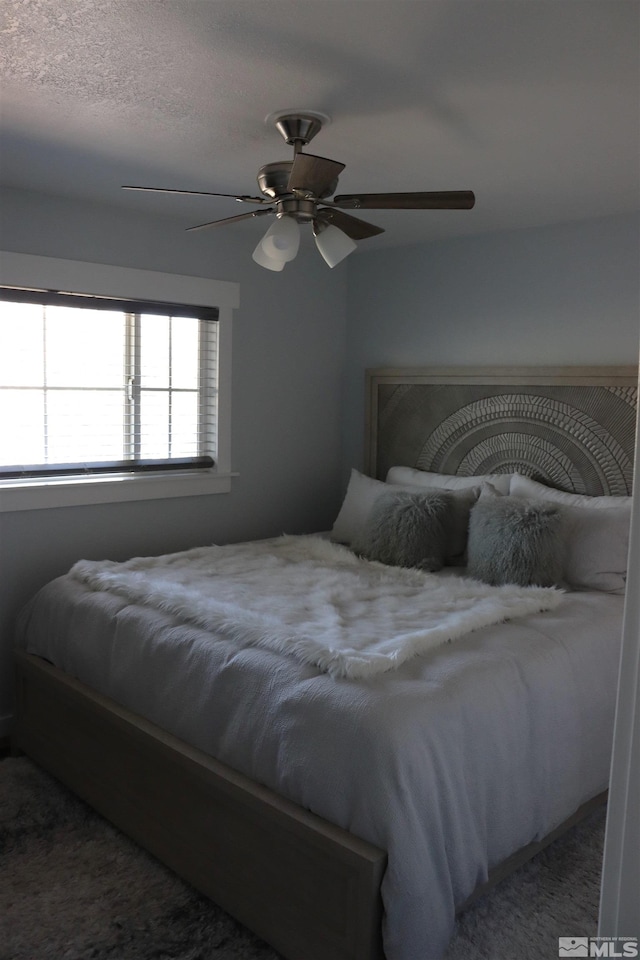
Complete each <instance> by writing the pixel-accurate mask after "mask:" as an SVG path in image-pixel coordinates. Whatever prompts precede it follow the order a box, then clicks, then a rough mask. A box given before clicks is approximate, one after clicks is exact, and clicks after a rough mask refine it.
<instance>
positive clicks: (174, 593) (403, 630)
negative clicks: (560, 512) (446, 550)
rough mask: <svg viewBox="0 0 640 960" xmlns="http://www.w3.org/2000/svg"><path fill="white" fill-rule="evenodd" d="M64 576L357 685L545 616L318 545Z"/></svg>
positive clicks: (528, 594) (539, 606) (461, 585)
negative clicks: (466, 640)
mask: <svg viewBox="0 0 640 960" xmlns="http://www.w3.org/2000/svg"><path fill="white" fill-rule="evenodd" d="M70 576H72V577H74V578H75V579H77V580H79V581H81V582H82V583H84V584H86V585H87V586H88V587H90V588H91V589H93V590H106V591H109V592H112V593H116V594H118V595H119V596H121V597H123V598H124V599H125V600H127V601H129V602H130V603H134V604H145V605H147V606H150V607H154V608H156V609H159V610H163V611H165V612H167V613H170V614H173V615H175V616H177V617H179V618H180V619H181V620H183V621H188V622H190V623H194V624H197V625H198V626H201V627H204V628H206V629H207V630H212V631H215V632H217V633H220V634H223V635H224V636H226V637H229V638H232V639H234V640H235V641H237V642H239V643H241V644H254V645H259V646H262V647H267V648H269V649H271V650H274V651H278V652H280V653H286V654H291V655H293V656H295V657H297V658H298V659H299V660H301V661H303V662H304V663H310V664H314V665H315V666H316V667H319V668H320V669H321V670H323V671H325V672H327V673H330V674H332V675H334V676H337V677H351V678H358V677H367V676H371V675H372V674H376V673H382V672H384V671H386V670H391V669H393V668H395V667H397V666H399V665H400V664H401V663H404V662H405V661H406V660H408V659H410V658H411V657H415V656H419V655H420V654H424V653H425V652H426V651H428V650H430V649H432V648H433V647H436V646H439V645H440V644H443V643H447V642H448V641H451V640H456V639H458V638H459V637H461V636H463V635H464V634H466V633H469V632H470V631H472V630H476V629H478V628H479V627H483V626H487V625H489V624H493V623H499V622H500V621H504V620H511V619H513V618H514V617H523V616H527V615H528V614H532V613H537V612H540V611H543V610H550V609H552V608H554V607H556V606H557V605H558V604H559V603H560V601H561V599H562V592H561V591H559V590H555V589H552V588H542V587H517V586H501V587H490V586H487V585H486V584H483V583H479V582H478V581H476V580H470V579H465V578H461V577H456V576H444V577H443V576H438V575H437V574H430V573H424V572H422V571H419V570H413V569H412V570H408V569H402V568H399V567H389V566H384V565H383V564H380V563H373V562H370V561H367V560H362V559H360V558H358V557H356V556H355V554H353V553H352V552H351V551H350V550H348V549H347V548H346V547H343V546H340V545H338V544H335V543H331V542H330V541H328V540H324V539H322V538H320V537H313V536H300V537H291V536H283V537H279V538H277V539H273V540H262V541H254V542H251V543H242V544H231V545H229V546H224V547H219V546H211V547H198V548H196V549H194V550H187V551H184V552H182V553H173V554H168V555H166V556H161V557H138V558H135V559H133V560H128V561H127V562H125V563H114V562H112V561H109V560H107V561H89V560H81V561H80V562H79V563H76V564H75V566H74V567H73V568H72V569H71V571H70Z"/></svg>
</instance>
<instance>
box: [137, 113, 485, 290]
mask: <svg viewBox="0 0 640 960" xmlns="http://www.w3.org/2000/svg"><path fill="white" fill-rule="evenodd" d="M266 122H267V123H269V124H274V125H275V127H276V129H277V130H278V131H279V133H280V134H281V136H282V137H283V139H284V141H285V143H287V144H289V146H292V147H293V154H294V155H293V160H281V161H278V162H276V163H267V164H265V165H264V166H262V167H261V168H260V170H259V171H258V178H257V179H258V186H259V188H260V192H261V193H262V194H263V196H262V197H250V196H247V195H245V194H227V193H225V194H223V193H207V192H206V191H200V190H172V189H168V188H165V187H135V186H125V187H123V189H124V190H146V191H152V192H156V193H177V194H195V195H198V196H210V197H228V198H229V199H233V200H236V201H238V202H240V203H251V204H258V205H259V206H258V209H257V210H252V211H251V212H250V213H241V214H239V215H238V216H235V217H225V218H224V219H223V220H212V221H210V222H208V223H200V224H198V225H197V226H195V227H189V228H188V229H189V230H204V229H207V228H209V227H216V226H220V225H224V224H227V223H234V222H236V221H239V220H248V219H251V218H253V217H258V216H263V215H265V214H272V213H275V215H276V218H277V219H276V221H275V223H273V224H272V225H271V227H269V229H268V230H267V232H266V234H265V235H264V237H263V238H262V240H261V241H260V243H259V244H258V245H257V247H256V248H255V250H254V252H253V259H254V261H255V262H256V263H257V264H259V265H260V266H261V267H264V268H265V269H267V270H273V271H281V270H283V269H284V265H285V263H288V262H289V261H290V260H293V259H294V258H295V257H296V255H297V253H298V249H299V246H300V224H301V223H311V225H312V229H313V235H314V237H315V241H316V246H317V248H318V250H319V252H320V254H321V255H322V257H323V258H324V260H325V261H326V263H327V264H328V265H329V266H330V267H335V266H336V265H337V264H338V263H340V262H341V261H342V260H344V258H345V257H347V256H348V255H349V254H350V253H353V251H354V250H355V249H356V247H357V244H356V240H364V239H366V238H368V237H374V236H377V235H378V234H380V233H384V229H383V228H382V227H377V226H375V225H374V224H372V223H367V222H366V221H364V220H360V219H359V218H357V217H353V216H351V215H350V214H347V213H343V212H342V209H341V208H343V209H346V210H359V209H364V210H366V209H369V210H376V209H377V210H470V209H471V208H472V207H473V205H474V204H475V197H474V195H473V193H472V192H471V190H453V191H446V192H426V193H361V194H344V195H341V196H334V197H333V200H329V199H327V198H328V197H331V196H333V194H335V191H336V189H337V187H338V178H339V176H340V174H341V172H342V171H343V170H344V164H343V163H339V162H338V161H336V160H329V159H327V158H326V157H316V156H314V155H313V154H309V153H303V152H302V148H303V147H305V146H306V145H307V144H308V143H310V142H311V140H313V138H314V137H315V136H316V134H318V133H319V132H320V130H321V129H322V127H323V126H324V125H326V124H327V123H329V122H330V118H329V117H328V116H327V115H326V114H324V113H318V112H317V111H314V110H280V111H278V112H277V113H272V114H270V115H269V116H268V117H267V119H266Z"/></svg>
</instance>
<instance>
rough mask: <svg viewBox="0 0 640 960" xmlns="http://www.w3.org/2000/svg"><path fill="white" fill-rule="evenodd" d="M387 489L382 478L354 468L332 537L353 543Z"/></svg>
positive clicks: (340, 541) (341, 541) (339, 540)
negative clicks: (368, 475) (376, 478)
mask: <svg viewBox="0 0 640 960" xmlns="http://www.w3.org/2000/svg"><path fill="white" fill-rule="evenodd" d="M385 489H386V487H385V484H384V483H382V481H381V480H374V479H373V477H367V476H365V474H364V473H360V472H359V471H358V470H352V471H351V476H350V478H349V486H348V487H347V492H346V494H345V498H344V500H343V502H342V506H341V508H340V512H339V514H338V516H337V517H336V522H335V523H334V525H333V530H332V531H331V539H332V540H337V541H338V542H339V543H348V544H351V543H352V542H353V540H355V539H356V537H357V536H359V534H360V532H361V531H362V530H363V529H364V525H365V521H366V519H367V517H368V515H369V511H370V510H371V507H372V506H373V505H374V503H375V502H376V500H377V498H378V497H379V496H380V494H381V493H384V492H385Z"/></svg>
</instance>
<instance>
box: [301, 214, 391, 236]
mask: <svg viewBox="0 0 640 960" xmlns="http://www.w3.org/2000/svg"><path fill="white" fill-rule="evenodd" d="M316 220H320V221H321V222H322V223H326V224H327V225H329V224H331V225H332V226H334V227H338V229H339V230H342V232H343V233H346V235H347V236H348V237H351V239H352V240H366V239H367V237H375V236H377V235H378V234H379V233H384V230H383V228H382V227H376V226H374V225H373V224H372V223H366V222H365V221H364V220H359V219H358V218H357V217H352V216H350V215H349V214H348V213H342V211H341V210H333V209H329V208H327V207H323V208H322V209H321V210H319V211H318V214H317V216H316ZM314 227H315V221H314ZM314 232H315V230H314Z"/></svg>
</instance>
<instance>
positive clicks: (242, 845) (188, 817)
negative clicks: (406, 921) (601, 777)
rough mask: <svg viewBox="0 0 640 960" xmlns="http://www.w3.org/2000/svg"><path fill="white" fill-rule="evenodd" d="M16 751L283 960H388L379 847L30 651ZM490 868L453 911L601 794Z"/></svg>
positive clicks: (20, 661) (22, 667) (22, 658)
mask: <svg viewBox="0 0 640 960" xmlns="http://www.w3.org/2000/svg"><path fill="white" fill-rule="evenodd" d="M16 678H17V703H16V721H15V725H14V729H13V731H12V738H11V739H12V752H13V753H14V754H15V755H18V754H20V753H26V754H27V755H28V756H29V757H31V758H32V759H33V760H35V761H36V762H37V763H38V764H40V765H41V766H42V767H43V768H44V769H45V770H48V771H49V772H50V773H52V774H53V775H54V776H56V777H57V778H58V779H59V780H60V781H61V782H62V783H64V784H66V786H68V787H69V788H70V789H71V790H73V791H74V793H76V794H77V795H78V796H80V797H82V799H83V800H86V801H87V803H89V804H90V806H92V807H93V808H94V809H95V810H97V811H98V812H99V813H101V814H102V815H103V816H105V817H106V818H107V819H108V820H110V821H111V822H112V823H114V824H115V825H116V826H117V827H119V828H120V829H121V830H122V831H123V832H124V833H126V834H127V835H128V836H130V837H131V838H132V839H134V840H135V841H136V842H137V843H139V844H140V845H141V846H142V847H144V848H145V849H146V850H148V851H149V852H150V853H152V854H154V856H156V857H157V858H158V859H159V860H161V861H162V862H163V863H165V864H166V865H167V866H169V867H171V869H172V870H174V871H175V872H176V873H177V874H179V875H180V876H181V877H183V878H184V879H185V880H188V881H189V882H190V883H191V884H192V885H193V886H194V887H196V888H197V889H198V890H200V891H201V892H202V893H204V894H205V895H206V896H208V897H209V898H210V899H211V900H213V901H214V902H215V903H217V904H218V905H219V906H221V907H222V908H223V909H224V910H226V911H227V912H228V913H230V914H231V915H232V916H234V917H235V918H236V919H237V920H239V921H240V922H241V923H243V924H244V925H245V926H246V927H248V928H249V929H250V930H253V932H254V933H256V934H258V936H260V937H262V938H263V939H264V940H266V941H267V942H268V943H270V944H271V945H272V946H273V947H275V949H276V950H278V951H279V952H280V953H281V954H282V955H283V957H286V958H287V960H384V951H383V948H382V932H381V920H382V900H381V895H380V884H381V882H382V877H383V874H384V869H385V865H386V859H387V857H386V853H385V852H384V851H383V850H380V849H379V848H378V847H375V846H374V845H373V844H371V843H367V842H366V841H364V840H361V839H359V838H358V837H354V836H353V835H352V834H350V833H348V832H347V831H346V830H343V829H341V828H340V827H336V826H335V825H333V824H331V823H328V822H327V821H325V820H323V819H322V818H321V817H318V816H315V815H314V814H312V813H310V812H309V811H308V810H305V809H303V808H302V807H300V806H298V805H297V804H295V803H292V802H291V801H289V800H286V799H284V798H282V797H280V796H278V795H277V794H276V793H274V792H273V791H272V790H269V789H267V788H266V787H263V786H261V785H260V784H257V783H255V782H254V781H252V780H250V779H249V778H248V777H245V776H243V775H242V774H239V773H237V772H236V771H234V770H232V769H231V768H230V767H228V766H226V765H225V764H223V763H220V762H218V761H217V760H214V759H213V758H212V757H210V756H208V755H207V754H205V753H203V752H202V751H201V750H197V749H195V748H194V747H191V746H189V744H187V743H185V742H184V741H182V740H179V739H178V738H177V737H174V736H172V735H171V734H169V733H166V732H165V731H164V730H162V729H161V728H160V727H158V726H156V725H155V724H153V723H150V722H149V721H147V720H144V719H143V718H142V717H139V716H137V715H136V714H134V713H132V712H131V711H130V710H126V709H125V708H124V707H121V706H119V705H118V704H117V703H115V702H114V701H113V700H110V699H109V698H108V697H104V696H102V695H101V694H98V693H96V692H95V691H94V690H91V689H90V688H89V687H87V686H86V685H85V684H83V683H80V682H79V681H78V680H74V679H73V678H71V677H69V676H67V675H66V674H65V673H63V672H62V671H61V670H59V669H58V668H57V667H54V666H52V665H51V664H50V663H47V662H46V661H45V660H42V659H41V658H39V657H34V656H31V655H29V654H26V653H23V652H21V651H18V652H17V653H16ZM606 799H607V793H606V792H605V793H601V794H599V795H598V796H596V797H594V798H593V799H592V800H590V801H588V802H587V803H585V804H583V805H582V806H581V807H580V808H579V809H578V810H577V811H576V812H575V813H574V814H573V815H572V816H571V817H569V818H568V819H567V820H565V821H564V823H562V824H561V825H560V826H559V827H558V828H557V829H555V830H554V831H553V832H552V833H550V834H549V835H548V836H547V837H545V838H544V839H543V840H541V841H539V842H536V843H531V844H529V845H528V846H526V847H524V848H523V849H522V850H520V851H518V852H517V853H515V854H514V855H513V856H511V857H509V858H508V859H507V860H505V861H504V863H502V864H499V865H498V866H496V867H494V868H493V869H492V870H491V871H490V872H489V878H488V880H487V882H486V883H483V884H480V885H478V887H476V889H475V890H474V891H473V893H472V894H471V896H470V897H469V898H468V900H467V901H466V902H465V903H464V904H463V905H462V906H461V907H460V908H459V911H458V912H462V911H463V910H465V909H467V907H469V906H470V905H471V904H472V903H473V902H474V901H475V900H476V899H477V898H478V897H480V896H482V895H484V894H485V893H487V892H488V891H489V890H491V889H492V888H493V887H494V886H495V885H496V884H497V883H499V882H500V881H501V880H503V879H504V878H505V877H507V876H509V874H511V873H513V872H514V871H515V870H517V869H518V868H519V867H521V866H522V865H523V864H524V863H526V862H527V861H528V860H530V859H531V858H532V857H534V856H535V855H536V854H537V853H540V851H541V850H543V849H544V848H545V847H546V846H548V845H549V844H550V843H552V842H553V841H554V840H556V839H557V838H558V837H559V836H561V835H562V834H563V833H565V832H566V831H567V830H569V829H570V828H571V827H573V826H575V825H576V824H577V823H579V822H580V820H582V819H583V818H584V817H587V816H588V815H589V814H591V813H592V812H593V811H594V810H595V809H597V808H598V807H599V806H601V805H602V804H603V803H605V802H606Z"/></svg>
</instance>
